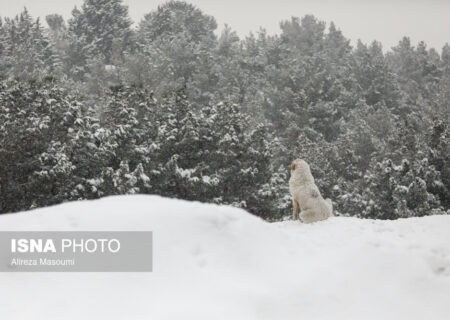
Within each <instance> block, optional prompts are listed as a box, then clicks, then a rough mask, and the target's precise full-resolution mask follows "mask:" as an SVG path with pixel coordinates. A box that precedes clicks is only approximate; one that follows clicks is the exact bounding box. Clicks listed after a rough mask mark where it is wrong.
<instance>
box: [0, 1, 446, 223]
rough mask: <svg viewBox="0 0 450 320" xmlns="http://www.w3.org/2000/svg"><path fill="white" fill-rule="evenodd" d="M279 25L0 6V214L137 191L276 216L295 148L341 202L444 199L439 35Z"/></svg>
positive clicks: (343, 205)
mask: <svg viewBox="0 0 450 320" xmlns="http://www.w3.org/2000/svg"><path fill="white" fill-rule="evenodd" d="M280 26H281V33H280V34H278V35H268V34H267V33H266V32H265V31H264V30H263V29H261V30H260V31H259V32H257V33H256V34H250V35H248V36H247V37H245V38H242V39H241V38H239V37H238V35H237V34H236V32H234V31H233V30H232V29H231V28H230V27H228V26H225V28H223V30H222V32H221V34H220V35H218V34H217V23H216V21H215V19H214V18H213V17H211V16H209V15H207V14H205V13H203V12H202V11H201V10H200V9H198V8H196V7H195V6H193V5H191V4H188V3H186V2H181V1H170V2H166V3H165V4H163V5H161V6H159V7H158V8H156V9H155V10H154V11H152V12H150V13H148V14H146V15H145V17H144V19H143V20H142V21H141V22H139V23H138V24H137V25H136V27H132V21H131V19H130V17H129V15H128V8H127V7H126V6H125V5H124V4H123V3H122V1H121V0H85V1H84V4H83V5H82V6H81V8H75V9H74V10H73V12H72V16H71V18H70V19H68V20H67V21H65V20H64V19H63V17H62V16H60V15H58V14H51V15H48V16H47V17H46V23H43V22H41V21H40V20H39V19H35V18H33V17H32V15H31V14H30V13H29V12H28V11H27V10H26V9H24V11H23V12H22V13H20V14H19V15H17V16H16V17H14V18H7V17H2V18H0V213H8V212H17V211H21V210H27V209H30V208H36V207H41V206H48V205H52V204H57V203H61V202H64V201H72V200H82V199H95V198H99V197H103V196H109V195H118V194H135V193H144V194H158V195H162V196H167V197H175V198H180V199H187V200H197V201H202V202H213V203H218V204H229V205H233V206H237V207H241V208H244V209H246V210H248V211H250V212H251V213H253V214H255V215H258V216H260V217H263V218H265V219H267V220H272V221H273V220H280V219H283V218H284V217H286V216H289V215H290V212H291V209H290V208H291V202H290V196H289V192H288V179H289V169H290V163H291V161H292V160H293V159H294V158H303V159H305V160H306V161H308V162H309V163H310V165H311V168H312V171H313V175H314V176H315V178H316V183H317V184H318V186H319V188H320V190H321V192H322V194H323V196H324V197H329V198H331V199H332V200H333V205H334V208H335V213H336V214H338V215H350V216H357V217H363V218H379V219H396V218H401V217H411V216H423V215H430V214H443V213H447V214H448V213H450V139H449V130H450V128H449V116H450V46H449V45H448V44H447V45H445V46H444V47H443V48H442V50H439V51H436V50H435V49H433V48H427V46H426V44H425V43H424V42H420V43H418V44H413V43H411V41H410V39H409V38H407V37H405V38H403V39H400V41H399V43H398V45H397V46H395V47H393V48H390V49H388V50H386V49H383V48H382V46H381V44H380V43H379V42H376V41H374V42H372V43H370V44H365V43H362V42H360V41H359V42H358V43H357V44H356V45H355V46H354V47H352V46H351V45H350V41H349V40H348V39H346V38H345V36H344V35H343V34H342V33H341V32H340V31H339V29H338V28H337V27H336V26H335V25H334V24H333V23H331V24H330V25H328V26H327V25H326V24H325V23H324V22H322V21H320V20H318V19H317V18H315V17H313V16H309V15H308V16H304V17H303V18H291V19H290V20H286V21H283V22H281V23H280Z"/></svg>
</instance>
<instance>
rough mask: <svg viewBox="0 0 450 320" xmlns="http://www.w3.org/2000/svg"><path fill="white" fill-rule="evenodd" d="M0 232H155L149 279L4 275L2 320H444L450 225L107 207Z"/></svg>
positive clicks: (40, 218) (90, 206)
mask: <svg viewBox="0 0 450 320" xmlns="http://www.w3.org/2000/svg"><path fill="white" fill-rule="evenodd" d="M0 229H1V230H77V231H81V230H152V231H154V272H152V273H2V274H0V319H8V320H15V319H20V320H22V319H33V320H36V319H45V320H48V319H58V320H60V319H77V320H78V319H108V320H110V319H127V320H128V319H152V320H158V319H193V320H200V319H208V320H211V319H214V320H217V319H226V320H230V319H232V320H237V319H245V320H251V319H258V320H260V319H277V320H289V319H333V320H337V319H345V320H349V319H358V320H360V319H376V320H379V319H395V320H401V319H407V320H412V319H418V320H419V319H420V320H423V319H433V320H436V319H450V216H432V217H425V218H412V219H405V220H398V221H373V220H359V219H355V218H339V217H336V218H331V219H329V220H327V221H323V222H319V223H316V224H311V225H304V224H301V223H299V222H292V221H288V222H282V223H272V224H271V223H267V222H264V221H263V220H260V219H258V218H256V217H254V216H252V215H250V214H248V213H246V212H245V211H243V210H239V209H234V208H230V207H224V206H214V205H206V204H200V203H194V202H185V201H179V200H169V199H164V198H160V197H155V196H126V197H112V198H106V199H102V200H97V201H85V202H78V203H69V204H64V205H60V206H55V207H51V208H45V209H39V210H35V211H32V212H25V213H20V214H14V215H3V216H0Z"/></svg>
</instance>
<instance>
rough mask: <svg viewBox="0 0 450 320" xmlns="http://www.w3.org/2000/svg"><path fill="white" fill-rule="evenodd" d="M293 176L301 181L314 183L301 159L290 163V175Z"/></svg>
mask: <svg viewBox="0 0 450 320" xmlns="http://www.w3.org/2000/svg"><path fill="white" fill-rule="evenodd" d="M294 174H295V175H296V176H298V177H299V179H300V180H301V181H304V182H307V181H312V182H313V181H314V178H313V176H312V174H311V169H310V168H309V164H308V163H307V162H306V161H305V160H303V159H295V160H294V161H292V164H291V175H294Z"/></svg>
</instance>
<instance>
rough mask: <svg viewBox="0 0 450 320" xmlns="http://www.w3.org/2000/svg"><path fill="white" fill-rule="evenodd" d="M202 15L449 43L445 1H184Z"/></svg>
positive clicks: (27, 0) (157, 0) (150, 4)
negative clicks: (301, 22) (308, 20)
mask: <svg viewBox="0 0 450 320" xmlns="http://www.w3.org/2000/svg"><path fill="white" fill-rule="evenodd" d="M82 2H83V0H0V15H1V16H3V17H4V16H10V17H11V16H14V15H16V14H17V13H19V12H20V11H21V10H22V9H23V7H24V6H26V7H27V8H28V10H29V12H30V13H31V14H32V15H33V16H35V17H37V16H40V17H42V18H44V17H45V15H47V14H50V13H60V14H62V15H63V16H64V17H65V18H68V17H69V16H70V12H71V10H72V9H73V7H74V6H75V5H78V6H80V5H81V4H82ZM124 2H125V3H126V4H127V5H128V6H129V10H130V16H131V18H132V19H133V20H134V21H135V22H139V21H140V20H141V19H142V17H143V16H144V14H145V13H148V12H150V11H151V10H154V9H155V8H156V7H157V6H158V4H161V3H163V2H165V1H163V0H124ZM188 2H190V3H192V4H195V5H197V6H198V7H199V8H200V9H202V11H203V12H205V13H207V14H210V15H212V16H214V17H215V18H216V20H217V22H218V24H219V26H222V25H223V24H225V23H227V24H228V25H229V26H230V27H231V28H232V29H234V30H236V31H237V32H238V34H239V35H240V36H245V35H247V34H248V33H249V32H250V31H257V30H258V29H259V27H264V28H265V29H266V30H267V31H268V32H269V33H278V32H279V22H280V21H281V20H286V19H289V18H290V17H291V16H298V17H301V16H303V15H305V14H313V15H315V16H316V17H317V18H319V19H321V20H324V21H326V22H330V21H334V22H335V24H336V26H337V27H338V28H340V29H341V30H342V31H343V33H344V35H345V36H346V37H347V38H350V39H351V40H352V41H353V43H354V41H356V40H357V39H361V40H363V42H371V41H372V40H375V39H376V40H378V41H381V42H382V43H383V45H384V48H385V49H390V48H391V47H392V46H394V45H396V44H397V42H398V41H399V40H400V39H401V37H402V36H404V35H408V36H409V37H411V39H412V41H413V42H414V43H417V42H418V41H420V40H424V41H425V42H426V43H427V44H428V46H429V47H434V48H436V49H438V50H439V51H440V49H441V48H442V46H443V45H444V44H445V43H447V42H448V43H450V0H190V1H188Z"/></svg>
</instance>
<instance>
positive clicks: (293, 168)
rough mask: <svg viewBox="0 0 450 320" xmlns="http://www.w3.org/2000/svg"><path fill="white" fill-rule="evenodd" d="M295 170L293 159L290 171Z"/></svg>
mask: <svg viewBox="0 0 450 320" xmlns="http://www.w3.org/2000/svg"><path fill="white" fill-rule="evenodd" d="M294 170H295V161H292V164H291V171H294Z"/></svg>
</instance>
